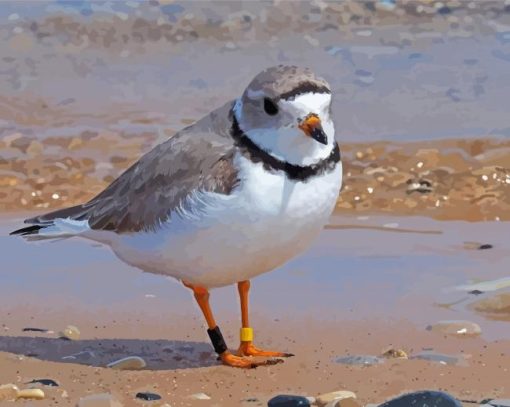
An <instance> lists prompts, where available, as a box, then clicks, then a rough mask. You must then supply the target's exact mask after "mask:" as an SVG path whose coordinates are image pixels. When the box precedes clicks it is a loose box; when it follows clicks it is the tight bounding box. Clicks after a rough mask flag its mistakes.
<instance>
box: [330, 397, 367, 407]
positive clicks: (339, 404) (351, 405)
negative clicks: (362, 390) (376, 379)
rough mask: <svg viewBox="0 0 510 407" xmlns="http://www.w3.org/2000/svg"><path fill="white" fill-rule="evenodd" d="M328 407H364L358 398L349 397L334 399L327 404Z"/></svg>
mask: <svg viewBox="0 0 510 407" xmlns="http://www.w3.org/2000/svg"><path fill="white" fill-rule="evenodd" d="M326 407H362V406H361V404H360V403H358V402H357V401H356V399H354V398H352V397H348V398H346V399H341V400H334V401H332V402H331V403H328V404H326Z"/></svg>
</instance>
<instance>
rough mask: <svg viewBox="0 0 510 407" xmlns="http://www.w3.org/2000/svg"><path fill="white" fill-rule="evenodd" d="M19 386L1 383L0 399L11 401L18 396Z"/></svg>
mask: <svg viewBox="0 0 510 407" xmlns="http://www.w3.org/2000/svg"><path fill="white" fill-rule="evenodd" d="M18 393H19V388H18V386H16V385H15V384H12V383H9V384H3V385H1V386H0V401H13V400H16V399H17V398H18Z"/></svg>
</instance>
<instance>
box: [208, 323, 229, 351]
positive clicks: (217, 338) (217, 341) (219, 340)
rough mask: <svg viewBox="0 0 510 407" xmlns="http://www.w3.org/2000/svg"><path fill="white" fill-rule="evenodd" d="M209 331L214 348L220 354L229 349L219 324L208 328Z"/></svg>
mask: <svg viewBox="0 0 510 407" xmlns="http://www.w3.org/2000/svg"><path fill="white" fill-rule="evenodd" d="M207 333H208V334H209V338H211V342H212V345H213V347H214V350H215V351H216V353H217V354H218V355H221V354H222V353H223V352H225V351H226V350H227V345H226V344H225V340H224V339H223V335H222V334H221V331H220V327H219V326H216V328H214V329H208V330H207Z"/></svg>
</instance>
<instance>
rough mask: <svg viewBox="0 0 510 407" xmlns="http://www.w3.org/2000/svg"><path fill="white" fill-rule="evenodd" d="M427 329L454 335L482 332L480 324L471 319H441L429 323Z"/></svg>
mask: <svg viewBox="0 0 510 407" xmlns="http://www.w3.org/2000/svg"><path fill="white" fill-rule="evenodd" d="M427 331H432V332H438V333H442V334H446V335H454V336H477V335H480V334H481V333H482V329H481V328H480V325H478V324H476V323H474V322H471V321H460V320H458V321H453V320H452V321H439V322H437V323H435V324H432V325H429V326H428V327H427Z"/></svg>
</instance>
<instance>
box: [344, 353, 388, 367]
mask: <svg viewBox="0 0 510 407" xmlns="http://www.w3.org/2000/svg"><path fill="white" fill-rule="evenodd" d="M335 362H336V363H342V364H344V365H363V366H371V365H379V364H381V363H383V362H384V360H383V359H381V358H378V357H377V356H372V355H352V356H342V357H339V358H336V360H335Z"/></svg>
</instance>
